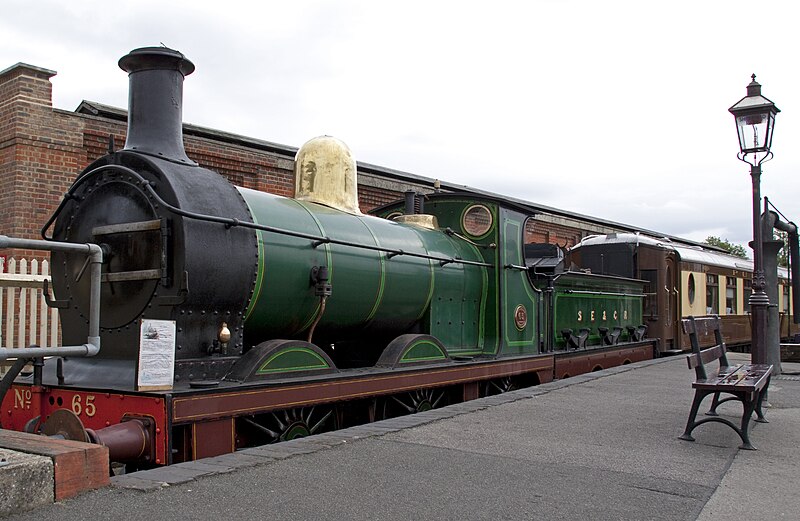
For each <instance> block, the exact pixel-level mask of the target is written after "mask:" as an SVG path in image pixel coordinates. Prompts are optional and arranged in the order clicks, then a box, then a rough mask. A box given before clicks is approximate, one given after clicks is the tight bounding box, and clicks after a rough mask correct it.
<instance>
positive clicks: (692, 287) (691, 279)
mask: <svg viewBox="0 0 800 521" xmlns="http://www.w3.org/2000/svg"><path fill="white" fill-rule="evenodd" d="M687 290H688V291H687V292H686V293H687V295H688V296H689V305H692V304H694V295H695V291H696V288H695V284H694V273H690V274H689V287H688V288H687Z"/></svg>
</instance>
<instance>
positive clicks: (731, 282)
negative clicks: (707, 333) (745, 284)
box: [725, 277, 738, 315]
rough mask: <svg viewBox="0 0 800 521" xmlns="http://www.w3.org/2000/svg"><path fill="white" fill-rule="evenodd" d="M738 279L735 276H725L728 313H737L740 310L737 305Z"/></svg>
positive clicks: (726, 309)
mask: <svg viewBox="0 0 800 521" xmlns="http://www.w3.org/2000/svg"><path fill="white" fill-rule="evenodd" d="M736 280H737V279H735V278H733V277H726V278H725V312H726V313H727V314H728V315H735V314H736V312H737V311H738V308H737V306H736V304H737V302H736V290H737V286H736Z"/></svg>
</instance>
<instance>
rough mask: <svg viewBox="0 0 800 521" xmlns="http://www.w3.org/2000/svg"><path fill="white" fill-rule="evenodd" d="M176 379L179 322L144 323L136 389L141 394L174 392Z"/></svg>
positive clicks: (140, 333) (140, 340)
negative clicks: (171, 390)
mask: <svg viewBox="0 0 800 521" xmlns="http://www.w3.org/2000/svg"><path fill="white" fill-rule="evenodd" d="M174 376H175V321H174V320H153V319H147V318H145V319H142V322H141V328H140V331H139V364H138V368H137V374H136V388H137V389H138V390H140V391H161V390H169V389H172V381H173V378H174Z"/></svg>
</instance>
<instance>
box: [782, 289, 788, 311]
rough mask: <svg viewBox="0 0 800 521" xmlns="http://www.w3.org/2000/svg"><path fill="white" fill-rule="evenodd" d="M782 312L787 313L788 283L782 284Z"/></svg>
mask: <svg viewBox="0 0 800 521" xmlns="http://www.w3.org/2000/svg"><path fill="white" fill-rule="evenodd" d="M783 312H784V313H786V314H787V315H788V314H789V285H788V284H784V285H783Z"/></svg>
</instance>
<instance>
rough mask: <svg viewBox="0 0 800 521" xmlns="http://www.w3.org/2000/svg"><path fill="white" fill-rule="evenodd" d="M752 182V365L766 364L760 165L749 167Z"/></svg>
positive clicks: (766, 314)
mask: <svg viewBox="0 0 800 521" xmlns="http://www.w3.org/2000/svg"><path fill="white" fill-rule="evenodd" d="M750 177H751V178H752V180H753V292H752V293H751V294H750V300H749V304H750V313H751V318H752V326H751V328H752V339H751V345H750V353H751V358H752V363H754V364H766V363H767V317H768V316H769V314H768V311H769V297H768V296H767V293H766V292H765V291H764V290H765V289H766V287H767V283H766V280H765V278H764V243H763V238H762V236H761V165H760V164H756V165H750Z"/></svg>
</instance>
